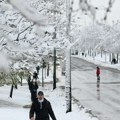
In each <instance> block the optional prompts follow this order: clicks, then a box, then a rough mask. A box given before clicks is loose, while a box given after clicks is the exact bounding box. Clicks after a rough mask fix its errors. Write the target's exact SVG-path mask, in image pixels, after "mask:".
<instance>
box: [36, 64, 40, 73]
mask: <svg viewBox="0 0 120 120" xmlns="http://www.w3.org/2000/svg"><path fill="white" fill-rule="evenodd" d="M36 70H37V74H38V75H39V70H40V66H39V65H38V66H37V67H36Z"/></svg>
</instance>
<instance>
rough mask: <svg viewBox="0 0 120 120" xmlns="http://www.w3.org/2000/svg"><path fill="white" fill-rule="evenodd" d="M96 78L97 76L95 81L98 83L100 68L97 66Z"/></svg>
mask: <svg viewBox="0 0 120 120" xmlns="http://www.w3.org/2000/svg"><path fill="white" fill-rule="evenodd" d="M96 76H97V81H100V68H99V67H98V66H97V69H96Z"/></svg>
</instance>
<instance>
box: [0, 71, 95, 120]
mask: <svg viewBox="0 0 120 120" xmlns="http://www.w3.org/2000/svg"><path fill="white" fill-rule="evenodd" d="M57 76H58V77H59V78H60V81H59V82H58V83H57V88H56V89H55V90H53V88H52V86H53V85H52V84H45V86H44V88H42V87H41V85H40V86H39V90H42V91H43V92H44V94H45V97H46V98H47V99H48V100H49V101H50V102H51V104H52V107H53V110H54V112H55V115H56V118H57V120H74V119H76V118H77V120H97V118H96V117H93V116H92V115H90V114H89V113H87V112H86V109H85V108H81V109H80V107H79V106H78V105H77V104H76V103H75V102H74V101H72V112H69V113H66V101H65V90H64V87H63V85H65V84H64V82H65V81H64V77H63V76H61V72H60V69H58V72H57ZM39 77H40V76H39ZM51 80H52V76H51V77H48V78H47V79H45V82H50V81H51ZM10 89H11V86H9V85H8V86H7V85H5V86H2V87H0V91H1V92H0V120H9V119H11V120H18V119H21V120H28V119H29V110H30V108H23V106H24V105H29V104H31V100H30V92H29V89H28V86H27V84H23V86H18V89H14V91H13V97H12V98H10V97H9V93H10Z"/></svg>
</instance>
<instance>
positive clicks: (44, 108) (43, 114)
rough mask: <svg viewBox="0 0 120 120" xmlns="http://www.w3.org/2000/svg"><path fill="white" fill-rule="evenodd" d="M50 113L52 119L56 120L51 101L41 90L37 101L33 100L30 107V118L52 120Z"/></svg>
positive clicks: (33, 119)
mask: <svg viewBox="0 0 120 120" xmlns="http://www.w3.org/2000/svg"><path fill="white" fill-rule="evenodd" d="M34 114H35V115H34ZM49 115H50V117H51V118H52V120H56V117H55V115H54V112H53V110H52V107H51V104H50V102H49V101H48V100H47V99H46V98H44V93H43V92H42V91H39V92H38V99H37V101H35V102H33V103H32V106H31V108H30V112H29V118H30V120H50V117H49ZM34 116H35V118H34Z"/></svg>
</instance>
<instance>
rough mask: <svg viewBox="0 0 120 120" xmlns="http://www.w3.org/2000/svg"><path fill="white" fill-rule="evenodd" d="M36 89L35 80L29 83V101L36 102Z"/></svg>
mask: <svg viewBox="0 0 120 120" xmlns="http://www.w3.org/2000/svg"><path fill="white" fill-rule="evenodd" d="M37 89H38V84H37V81H36V80H34V79H33V80H32V81H31V82H30V83H29V90H30V93H31V101H32V102H34V101H35V100H37Z"/></svg>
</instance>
